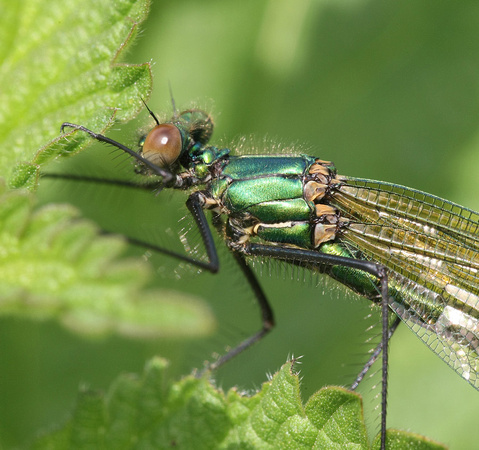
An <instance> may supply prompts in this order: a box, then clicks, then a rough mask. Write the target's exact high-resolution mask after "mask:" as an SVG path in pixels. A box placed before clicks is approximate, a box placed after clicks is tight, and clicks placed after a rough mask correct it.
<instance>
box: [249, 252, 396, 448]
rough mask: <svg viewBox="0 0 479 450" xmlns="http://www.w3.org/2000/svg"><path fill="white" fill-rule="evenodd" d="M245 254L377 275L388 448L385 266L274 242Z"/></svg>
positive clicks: (383, 429) (383, 431)
mask: <svg viewBox="0 0 479 450" xmlns="http://www.w3.org/2000/svg"><path fill="white" fill-rule="evenodd" d="M242 251H243V252H244V254H245V255H252V256H253V255H258V256H268V257H270V258H276V259H282V260H285V261H291V262H293V263H294V262H301V263H310V264H330V265H339V266H346V267H351V268H353V269H358V270H362V271H364V272H367V273H370V274H371V275H374V276H375V277H377V278H378V280H379V283H380V291H381V314H382V337H381V346H382V352H383V356H382V370H381V372H382V388H381V441H380V442H381V450H383V449H385V448H386V413H387V375H388V339H389V329H388V327H389V323H388V314H389V293H388V274H387V271H386V268H385V267H384V266H382V265H380V264H376V263H373V262H371V261H364V260H359V259H354V258H347V257H343V256H337V255H329V254H325V253H321V252H318V251H314V250H303V249H299V248H298V249H296V248H286V247H279V246H273V245H264V244H251V243H246V244H244V245H243V249H242Z"/></svg>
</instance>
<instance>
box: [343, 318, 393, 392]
mask: <svg viewBox="0 0 479 450" xmlns="http://www.w3.org/2000/svg"><path fill="white" fill-rule="evenodd" d="M400 323H401V319H400V318H399V317H395V319H394V322H393V323H392V324H391V326H390V327H389V331H388V341H389V340H390V339H391V337H392V335H393V334H394V332H395V331H396V329H397V327H398V325H399V324H400ZM382 350H383V341H382V339H381V342H380V343H379V344H378V345H377V346H376V348H375V349H374V351H373V352H372V353H371V356H370V357H369V359H368V361H367V362H366V364H364V367H363V368H362V369H361V372H359V373H358V375H357V377H356V379H355V380H354V381H353V383H352V384H351V387H350V389H351V390H352V391H354V390H356V389H357V388H358V386H359V383H361V381H362V380H363V379H364V377H365V376H366V374H367V373H368V372H369V369H370V368H371V367H372V365H373V364H374V363H375V362H376V361H377V359H378V358H379V355H380V354H381V352H382Z"/></svg>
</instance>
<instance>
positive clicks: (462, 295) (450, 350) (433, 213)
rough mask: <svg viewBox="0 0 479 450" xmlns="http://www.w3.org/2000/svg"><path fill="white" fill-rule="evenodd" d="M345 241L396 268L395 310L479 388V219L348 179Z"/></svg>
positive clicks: (341, 196) (342, 192) (428, 198)
mask: <svg viewBox="0 0 479 450" xmlns="http://www.w3.org/2000/svg"><path fill="white" fill-rule="evenodd" d="M341 179H342V180H343V181H344V185H342V186H341V187H340V188H339V189H338V192H336V193H334V194H333V198H332V200H331V204H332V205H334V206H336V207H337V208H339V209H340V210H341V214H342V216H343V217H344V218H346V219H347V220H348V225H347V226H346V228H345V230H344V232H343V233H342V236H341V240H342V241H343V242H344V243H345V244H346V245H348V246H349V247H352V248H354V249H356V250H358V251H359V252H360V253H361V254H362V255H364V258H365V259H369V260H373V261H375V262H378V263H380V264H383V265H384V266H386V267H387V268H388V269H389V270H390V287H391V288H390V292H395V295H393V296H392V298H391V305H390V306H391V309H392V310H393V311H394V312H395V313H396V314H397V315H398V316H399V317H401V319H402V320H403V321H404V322H405V323H406V324H407V325H408V326H409V328H411V329H412V330H413V331H414V332H415V333H416V334H417V335H418V336H419V337H420V338H421V339H422V340H423V341H424V342H425V343H426V344H427V345H428V346H429V347H430V348H431V349H432V350H433V351H434V352H435V353H436V354H438V355H439V356H440V357H441V359H443V360H444V361H445V362H446V363H447V364H448V365H449V366H450V367H452V368H453V369H454V370H455V371H456V372H458V373H459V374H460V375H461V376H462V377H463V378H464V379H466V380H467V381H468V382H469V383H471V384H472V385H473V386H474V387H475V388H476V389H479V377H478V369H479V351H478V347H479V215H478V214H477V213H475V212H474V211H471V210H469V209H466V208H463V207H461V206H459V205H456V204H454V203H451V202H448V201H446V200H442V199H440V198H438V197H435V196H432V195H429V194H426V193H424V192H420V191H416V190H414V189H409V188H406V187H403V186H397V185H394V184H389V183H382V182H377V181H370V180H364V179H358V178H349V177H342V178H341Z"/></svg>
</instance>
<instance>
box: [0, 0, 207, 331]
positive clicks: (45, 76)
mask: <svg viewBox="0 0 479 450" xmlns="http://www.w3.org/2000/svg"><path fill="white" fill-rule="evenodd" d="M2 8H3V9H2V12H3V11H5V14H2V15H0V16H1V18H0V20H2V21H3V22H2V24H1V27H0V28H1V29H2V33H3V34H4V35H5V39H4V40H2V41H0V46H1V48H0V55H2V58H3V59H2V66H1V71H0V83H1V85H2V86H10V89H2V90H1V91H0V117H1V118H2V120H0V149H1V150H0V168H1V170H0V175H2V176H4V177H6V176H9V175H11V178H10V185H11V186H13V187H17V188H18V187H20V186H26V187H30V188H32V187H34V186H35V185H36V183H37V181H38V180H37V178H38V174H39V170H40V167H41V166H43V165H44V164H46V163H48V162H49V161H51V160H53V159H54V158H57V157H58V156H59V155H67V154H71V153H74V152H77V151H79V150H80V149H81V148H82V147H84V146H85V145H86V143H87V140H85V136H79V137H78V139H76V138H72V137H70V138H65V137H55V136H57V135H58V133H59V126H60V124H61V123H62V122H63V121H64V120H71V121H73V122H79V123H82V124H85V125H87V126H90V127H92V128H94V129H96V130H104V129H106V128H107V127H109V126H111V125H112V124H113V123H114V122H115V121H116V120H122V121H126V120H129V119H131V118H132V117H134V116H135V115H136V114H137V112H138V110H139V108H140V107H141V105H142V102H141V97H144V98H147V97H148V96H149V93H150V90H151V74H150V67H149V64H142V65H128V64H120V62H119V61H120V59H121V57H122V54H123V53H124V50H125V48H126V47H127V46H128V44H129V43H130V42H131V41H132V39H133V37H134V35H135V34H136V31H137V28H138V25H139V23H141V21H143V20H144V18H145V17H146V14H147V10H148V1H147V0H138V1H137V0H129V1H122V2H120V1H111V2H102V4H101V8H100V7H99V5H98V4H97V3H96V2H93V1H92V2H90V3H89V2H88V1H87V2H85V1H83V0H82V1H81V2H68V3H67V4H65V5H62V7H61V8H58V7H56V8H51V5H49V4H48V3H47V2H23V8H19V7H18V6H17V4H16V3H12V2H4V4H3V5H2ZM48 141H50V143H48V144H46V145H45V142H48ZM42 145H43V147H42V148H41V149H40V150H38V151H36V149H37V148H39V147H40V146H42ZM22 160H23V162H22ZM19 161H20V162H19ZM15 163H17V165H16V166H15V168H14V169H13V172H12V171H11V168H12V166H13V164H15ZM1 194H2V195H1V197H0V242H1V252H0V258H1V259H0V299H1V301H0V314H10V315H11V314H16V315H20V316H27V317H35V318H41V319H45V318H55V319H56V320H59V321H60V322H61V323H63V324H65V325H66V326H68V327H69V328H70V329H74V330H76V331H78V332H81V333H85V334H90V335H92V334H104V333H107V332H112V331H115V332H117V333H122V334H125V335H129V336H136V337H148V336H150V337H152V336H162V335H168V336H177V335H184V334H186V335H197V334H205V333H206V334H207V333H209V332H210V331H211V330H212V328H213V323H214V322H213V319H212V316H211V314H210V312H209V309H208V308H207V307H206V306H205V305H204V304H203V303H201V302H200V301H199V300H198V299H196V298H194V297H193V296H186V295H185V296H180V295H179V294H175V293H171V292H163V291H151V292H144V291H142V286H143V285H144V284H145V282H146V280H147V279H148V272H149V268H148V267H147V266H146V265H145V264H144V263H143V262H142V261H138V260H121V261H120V262H116V260H117V259H118V256H119V255H120V254H121V252H122V251H123V250H124V247H125V244H124V242H122V240H121V239H120V238H116V237H104V236H102V237H100V236H98V230H97V229H96V228H95V227H94V226H93V225H92V224H91V223H87V222H86V221H81V220H79V219H78V217H77V216H78V214H77V213H76V212H75V211H74V210H73V208H71V207H66V206H59V205H50V206H48V207H44V208H42V209H39V210H37V211H33V205H34V200H33V198H32V196H31V195H30V194H28V193H26V192H18V191H17V192H14V191H12V192H6V191H5V188H3V189H2V192H1Z"/></svg>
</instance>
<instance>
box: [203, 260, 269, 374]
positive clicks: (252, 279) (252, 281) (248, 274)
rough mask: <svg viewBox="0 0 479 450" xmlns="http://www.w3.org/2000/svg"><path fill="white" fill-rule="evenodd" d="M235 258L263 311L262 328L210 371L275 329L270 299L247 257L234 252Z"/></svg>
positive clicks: (220, 359)
mask: <svg viewBox="0 0 479 450" xmlns="http://www.w3.org/2000/svg"><path fill="white" fill-rule="evenodd" d="M233 256H234V258H235V259H236V262H237V263H238V264H239V266H240V268H241V271H242V272H243V275H244V276H245V278H246V280H247V281H248V284H249V285H250V287H251V289H252V290H253V292H254V295H255V298H256V301H257V303H258V306H259V308H260V311H261V321H262V327H261V329H260V330H259V331H258V332H256V333H255V334H253V335H252V336H250V337H249V338H247V339H245V340H244V341H243V342H241V343H240V344H238V345H237V346H236V347H234V348H233V349H231V350H230V351H229V352H228V353H226V354H224V355H223V356H221V357H220V358H219V359H218V360H217V361H215V362H214V363H212V364H210V366H209V369H211V370H215V369H217V368H218V367H220V366H222V365H223V364H224V363H226V362H227V361H229V360H230V359H232V358H234V357H235V356H237V355H239V354H240V353H241V352H243V351H244V350H246V349H247V348H249V347H251V346H252V345H253V344H255V343H256V342H258V341H260V340H261V339H263V338H264V337H265V336H266V335H267V334H268V333H269V332H270V331H271V330H272V329H273V327H274V314H273V309H272V308H271V305H270V304H269V302H268V299H267V297H266V295H265V294H264V291H263V289H262V287H261V285H260V284H259V282H258V278H257V277H256V275H255V274H254V272H253V270H252V269H251V267H250V266H249V265H248V263H247V262H246V260H245V257H244V256H243V255H242V254H240V253H238V252H235V251H233Z"/></svg>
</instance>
